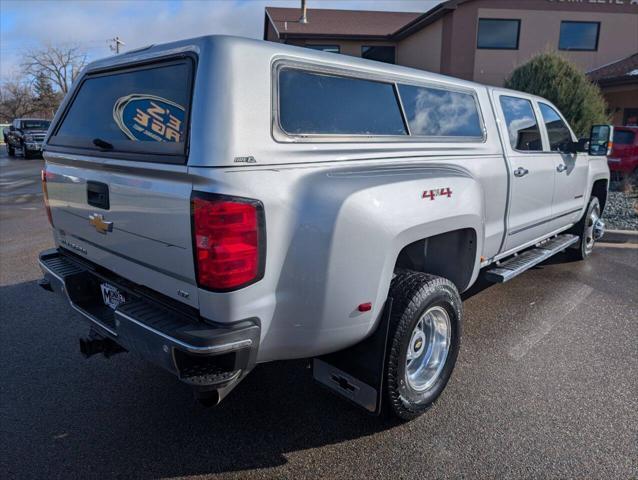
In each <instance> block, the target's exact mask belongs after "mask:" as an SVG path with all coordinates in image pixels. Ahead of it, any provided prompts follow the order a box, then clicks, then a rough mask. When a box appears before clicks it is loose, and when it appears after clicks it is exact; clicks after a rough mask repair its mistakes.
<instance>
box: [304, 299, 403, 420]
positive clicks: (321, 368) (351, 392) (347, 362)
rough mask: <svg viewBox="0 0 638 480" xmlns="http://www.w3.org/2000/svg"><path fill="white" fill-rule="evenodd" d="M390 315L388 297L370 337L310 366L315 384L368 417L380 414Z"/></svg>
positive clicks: (321, 358)
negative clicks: (361, 409) (317, 383)
mask: <svg viewBox="0 0 638 480" xmlns="http://www.w3.org/2000/svg"><path fill="white" fill-rule="evenodd" d="M391 313H392V298H388V299H387V300H386V302H385V305H384V307H383V311H382V312H381V319H380V321H379V325H378V326H377V329H376V330H375V332H374V333H373V334H372V335H370V336H369V337H368V338H366V339H365V340H363V341H361V342H359V343H357V344H356V345H353V346H352V347H349V348H347V349H345V350H341V351H339V352H335V353H330V354H328V355H322V356H321V357H317V358H314V359H313V363H312V373H313V377H314V379H315V380H316V381H317V382H319V383H320V384H322V385H323V386H325V387H327V388H329V389H330V390H332V391H333V392H336V393H337V394H339V395H340V396H342V397H344V398H345V399H347V400H349V401H351V402H353V403H355V404H356V405H358V406H360V407H363V408H364V409H365V410H366V411H368V413H371V414H372V415H380V414H381V407H382V401H383V393H384V392H383V388H384V382H383V374H384V369H385V363H386V362H385V360H386V354H387V348H388V332H389V327H390V314H391Z"/></svg>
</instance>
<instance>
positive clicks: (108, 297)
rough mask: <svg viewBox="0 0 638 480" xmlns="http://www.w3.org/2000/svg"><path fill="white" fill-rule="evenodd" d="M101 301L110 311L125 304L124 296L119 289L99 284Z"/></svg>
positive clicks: (106, 284) (108, 284)
mask: <svg viewBox="0 0 638 480" xmlns="http://www.w3.org/2000/svg"><path fill="white" fill-rule="evenodd" d="M100 290H101V292H102V301H103V302H104V305H106V306H107V307H109V308H110V309H111V310H115V309H116V308H117V307H118V306H119V305H121V304H122V303H124V302H126V296H125V295H124V293H123V292H121V291H120V290H119V289H117V288H116V287H114V286H113V285H111V284H110V283H106V282H104V283H101V284H100Z"/></svg>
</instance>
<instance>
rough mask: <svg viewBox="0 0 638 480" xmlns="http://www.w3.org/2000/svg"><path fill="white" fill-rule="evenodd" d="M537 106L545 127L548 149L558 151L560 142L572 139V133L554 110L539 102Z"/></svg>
mask: <svg viewBox="0 0 638 480" xmlns="http://www.w3.org/2000/svg"><path fill="white" fill-rule="evenodd" d="M538 106H539V108H540V111H541V115H542V117H543V123H544V124H545V128H546V129H547V137H548V138H549V149H550V150H551V151H553V152H558V151H559V150H560V145H561V144H564V143H567V142H571V141H572V134H571V132H570V131H569V128H568V127H567V125H566V124H565V122H564V121H563V119H562V118H561V116H560V115H559V114H558V112H557V111H556V110H554V109H553V108H552V107H550V106H549V105H547V104H545V103H541V102H539V103H538Z"/></svg>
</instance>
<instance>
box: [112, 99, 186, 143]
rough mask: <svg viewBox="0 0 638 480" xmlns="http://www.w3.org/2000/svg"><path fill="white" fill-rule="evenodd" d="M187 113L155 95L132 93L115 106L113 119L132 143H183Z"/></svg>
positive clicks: (179, 106) (119, 100)
mask: <svg viewBox="0 0 638 480" xmlns="http://www.w3.org/2000/svg"><path fill="white" fill-rule="evenodd" d="M184 116H185V109H184V107H182V106H181V105H178V104H177V103H175V102H171V101H170V100H167V99H165V98H162V97H156V96H154V95H143V94H139V93H133V94H131V95H127V96H125V97H120V98H118V99H117V101H116V102H115V105H114V106H113V119H114V120H115V123H116V124H117V126H118V127H119V128H120V130H122V131H123V132H124V134H125V135H126V136H127V137H128V138H130V139H131V140H133V141H142V142H143V141H156V142H176V143H180V142H182V141H183V139H182V136H183V134H184V132H183V128H184Z"/></svg>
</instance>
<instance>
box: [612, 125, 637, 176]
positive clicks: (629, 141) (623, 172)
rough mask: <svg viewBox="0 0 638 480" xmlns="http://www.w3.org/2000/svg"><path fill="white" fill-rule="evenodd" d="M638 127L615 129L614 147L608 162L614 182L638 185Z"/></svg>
mask: <svg viewBox="0 0 638 480" xmlns="http://www.w3.org/2000/svg"><path fill="white" fill-rule="evenodd" d="M637 133H638V127H614V134H613V147H612V150H611V153H610V154H609V158H608V159H607V162H608V163H609V170H611V178H612V180H617V181H622V180H631V181H633V182H634V183H636V184H638V135H637Z"/></svg>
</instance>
